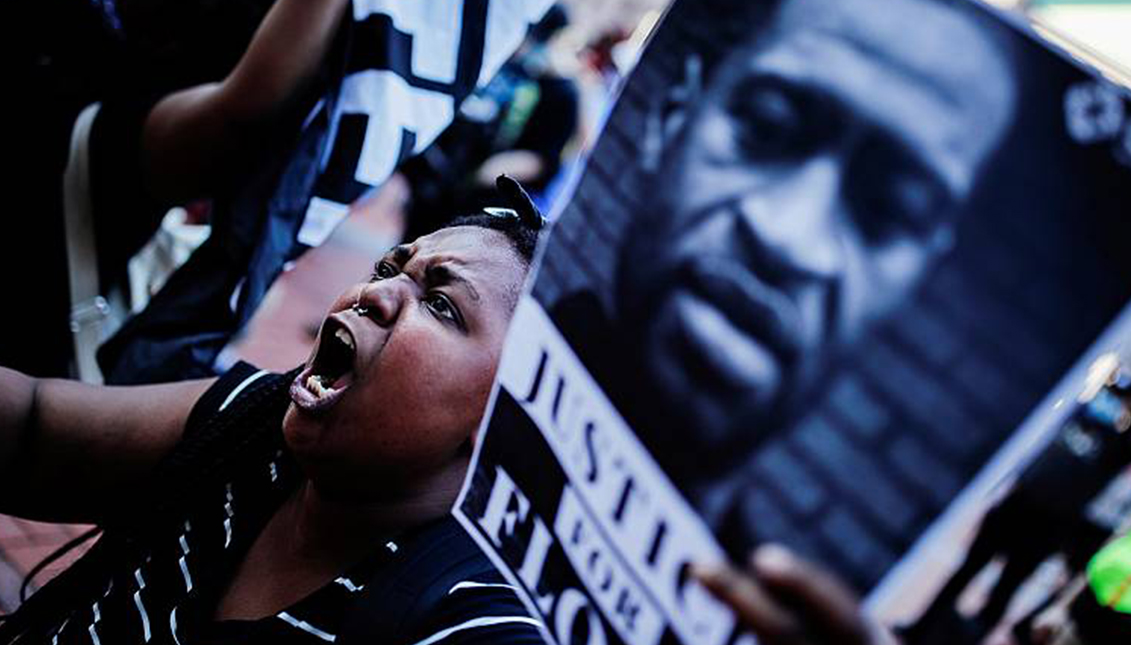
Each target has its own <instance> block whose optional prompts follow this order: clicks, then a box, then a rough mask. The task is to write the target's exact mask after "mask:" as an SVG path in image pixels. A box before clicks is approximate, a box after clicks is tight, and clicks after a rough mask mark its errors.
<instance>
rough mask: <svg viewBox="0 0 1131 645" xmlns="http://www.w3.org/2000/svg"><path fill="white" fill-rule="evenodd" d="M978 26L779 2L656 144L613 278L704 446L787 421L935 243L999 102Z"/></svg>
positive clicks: (659, 382)
mask: <svg viewBox="0 0 1131 645" xmlns="http://www.w3.org/2000/svg"><path fill="white" fill-rule="evenodd" d="M982 29H983V26H980V25H979V24H978V23H977V22H975V21H974V20H972V19H971V17H970V16H967V15H964V14H963V13H962V12H960V11H957V10H955V9H953V8H947V7H944V6H941V5H937V4H934V3H931V2H928V1H927V0H880V1H869V0H836V1H831V0H791V1H790V2H788V3H787V4H786V5H785V6H783V7H782V8H781V10H780V11H779V13H778V15H777V16H776V19H775V23H774V25H773V26H772V27H771V28H770V29H769V31H768V32H766V33H765V34H764V35H763V36H762V37H759V38H758V40H757V42H753V43H746V44H744V45H743V46H741V47H739V48H737V49H736V51H734V52H731V53H730V54H729V55H728V56H727V57H726V58H724V59H723V60H722V61H721V62H720V63H719V64H718V65H717V66H716V69H715V70H714V73H713V74H712V75H711V77H710V79H709V81H708V82H707V84H706V86H705V87H704V88H703V92H702V96H701V97H699V100H698V101H697V102H696V103H695V104H694V105H693V106H692V107H691V108H690V111H689V112H688V113H686V115H685V116H684V119H685V120H684V121H683V122H682V124H681V126H680V127H679V129H678V131H677V134H676V135H674V136H673V137H672V140H671V141H668V142H666V144H665V148H664V152H663V153H662V157H661V162H660V166H659V171H658V174H657V175H656V177H655V178H654V185H653V186H654V188H653V190H654V191H655V192H654V193H653V196H652V197H651V198H650V206H649V208H648V209H647V210H648V212H646V213H643V214H642V215H641V217H640V218H639V219H638V220H637V224H638V226H635V228H634V229H633V230H632V234H631V236H630V239H629V241H628V242H627V244H626V248H625V251H624V253H623V255H622V257H621V264H620V268H619V274H618V295H619V297H618V302H617V307H618V312H619V317H620V319H621V320H622V323H625V324H626V325H627V328H628V329H631V330H633V334H634V337H635V338H636V339H637V344H638V347H637V350H638V351H639V352H640V356H641V357H642V360H643V361H644V362H645V366H644V367H645V370H644V371H645V373H647V374H648V375H649V378H651V379H652V381H653V385H654V386H655V387H656V389H657V390H659V392H658V394H660V395H661V396H659V397H657V400H658V401H660V402H661V403H658V404H657V405H663V403H662V402H666V401H670V402H672V404H673V405H674V407H673V411H675V412H678V416H679V417H680V418H681V419H682V420H685V421H691V422H693V424H694V426H695V428H694V431H695V432H696V433H698V434H699V435H701V440H704V441H706V442H707V444H708V445H711V446H715V447H718V446H722V445H726V444H724V443H723V442H724V441H729V440H730V439H732V438H734V437H733V435H734V432H735V431H737V430H739V429H738V428H733V427H732V426H733V424H734V423H735V422H736V421H741V423H742V424H743V429H742V433H743V434H744V435H748V434H749V433H751V432H758V429H759V428H763V427H765V428H767V429H769V427H772V426H773V424H778V423H782V422H784V421H786V420H787V419H788V418H789V417H790V416H791V415H793V414H794V413H795V412H796V410H797V407H798V406H797V403H798V402H799V400H800V399H802V398H804V397H806V396H807V395H811V394H812V386H813V384H815V383H816V382H818V381H819V377H820V374H821V372H822V371H823V370H824V369H825V367H826V366H827V364H828V360H829V358H830V356H831V355H833V354H834V353H835V351H833V350H835V349H836V348H837V347H839V346H842V345H843V344H844V343H845V342H847V341H849V340H851V339H853V338H854V337H856V336H858V335H859V334H860V333H861V332H862V331H864V330H865V329H866V328H867V327H868V326H869V324H870V323H872V322H874V321H875V320H877V319H879V318H880V317H882V316H884V315H885V314H886V313H888V312H889V311H890V310H891V309H892V307H893V306H894V305H895V304H896V303H897V302H899V301H900V300H901V299H902V298H904V297H905V296H906V295H907V293H908V291H909V290H910V289H911V288H912V287H913V286H914V285H915V284H916V283H917V282H918V281H919V280H920V278H921V277H922V275H923V273H924V271H925V270H926V268H927V267H928V266H929V265H930V264H931V262H932V261H933V260H935V259H936V258H937V257H938V256H939V255H940V254H941V253H942V252H944V251H945V250H946V249H947V248H948V247H949V246H950V244H951V238H952V236H953V224H954V219H955V217H956V216H957V214H958V212H959V210H960V208H961V206H962V205H963V203H964V201H965V200H966V198H967V197H968V195H969V193H970V191H971V188H972V186H973V184H974V181H975V179H976V177H975V174H976V172H977V170H978V167H979V165H980V164H981V163H982V162H983V161H985V159H986V157H987V156H988V155H989V154H990V153H991V152H992V151H993V149H994V148H995V147H996V146H997V145H998V143H999V142H1000V140H1001V138H1002V136H1003V134H1004V131H1005V129H1006V127H1007V125H1008V122H1009V121H1010V119H1011V118H1012V111H1013V81H1012V78H1011V70H1010V68H1009V67H1008V63H1007V62H1006V60H1005V59H1004V57H1003V55H1002V53H1001V51H1000V50H999V49H998V47H997V46H996V43H995V42H994V41H993V40H991V39H990V38H989V37H988V36H987V34H986V33H985V32H983V31H982Z"/></svg>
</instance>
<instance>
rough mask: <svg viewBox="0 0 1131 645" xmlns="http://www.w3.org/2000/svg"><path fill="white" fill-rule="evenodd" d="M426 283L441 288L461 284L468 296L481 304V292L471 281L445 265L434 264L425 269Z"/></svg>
mask: <svg viewBox="0 0 1131 645" xmlns="http://www.w3.org/2000/svg"><path fill="white" fill-rule="evenodd" d="M424 282H425V284H426V285H427V286H428V287H429V288H431V287H441V286H444V285H448V284H459V285H461V286H462V287H463V288H464V289H466V290H467V295H468V296H469V297H470V298H471V299H472V300H473V301H475V302H479V292H478V291H476V290H475V285H473V284H471V281H470V280H468V279H467V278H465V277H463V276H462V275H460V274H459V273H458V272H457V271H455V270H454V269H452V268H451V267H449V266H447V265H444V264H432V265H429V266H428V268H427V269H424Z"/></svg>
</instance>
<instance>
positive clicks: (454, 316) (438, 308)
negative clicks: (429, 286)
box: [424, 293, 463, 325]
mask: <svg viewBox="0 0 1131 645" xmlns="http://www.w3.org/2000/svg"><path fill="white" fill-rule="evenodd" d="M424 302H425V304H427V305H428V308H429V309H431V310H432V312H433V313H435V314H436V315H437V316H439V317H440V318H443V319H444V320H449V321H451V322H454V323H456V324H457V325H462V324H463V321H462V320H461V319H460V316H459V311H457V310H456V307H455V305H453V304H452V303H451V301H450V300H448V298H447V296H445V295H443V294H440V293H433V294H429V295H428V296H427V297H426V298H425V299H424Z"/></svg>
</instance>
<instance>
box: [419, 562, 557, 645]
mask: <svg viewBox="0 0 1131 645" xmlns="http://www.w3.org/2000/svg"><path fill="white" fill-rule="evenodd" d="M546 642H547V641H546V640H545V638H543V636H542V623H541V621H539V620H538V619H537V618H534V617H532V616H531V615H530V613H529V612H528V611H527V610H526V607H525V606H524V605H523V604H522V601H521V600H519V597H518V595H517V593H516V592H515V589H514V587H512V586H510V585H508V584H506V583H505V582H504V581H503V579H502V578H501V577H499V576H497V575H493V576H480V577H477V578H476V579H473V580H463V581H460V582H457V583H455V584H454V585H452V586H451V587H450V588H449V589H448V591H447V593H446V595H445V596H444V599H443V600H442V601H440V603H439V605H438V606H437V607H436V609H435V611H434V613H433V616H432V617H431V619H430V620H428V621H426V626H425V628H424V629H423V630H421V631H420V632H419V633H418V634H416V635H415V636H414V637H413V638H412V639H410V640H408V641H406V644H407V645H433V644H434V643H436V644H441V645H486V644H487V643H492V644H494V643H500V644H504V645H541V644H542V643H546Z"/></svg>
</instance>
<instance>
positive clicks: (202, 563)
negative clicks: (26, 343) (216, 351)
mask: <svg viewBox="0 0 1131 645" xmlns="http://www.w3.org/2000/svg"><path fill="white" fill-rule="evenodd" d="M281 380H289V379H288V377H287V376H284V375H279V374H269V373H267V372H264V371H259V370H256V369H255V368H253V367H251V366H250V365H247V364H245V363H241V364H239V365H237V366H236V367H235V368H234V369H233V370H232V371H230V372H229V373H228V374H227V375H226V376H225V377H223V378H221V379H220V381H218V382H217V384H216V385H214V386H213V387H212V388H211V389H210V390H209V391H208V392H207V393H206V394H205V395H204V396H203V397H202V398H201V400H200V402H198V403H197V406H196V408H195V409H194V411H193V414H192V416H191V417H190V421H189V426H190V427H189V429H188V431H187V432H186V435H187V434H188V433H190V432H192V430H193V428H192V426H193V425H194V423H197V422H200V421H201V420H203V419H207V418H208V417H210V416H212V415H224V414H229V410H230V409H234V408H239V407H240V403H241V399H242V398H244V397H254V396H257V395H260V394H261V393H262V392H261V390H262V388H264V387H267V386H268V385H270V386H272V387H274V388H275V389H276V390H279V389H280V388H279V383H280V382H281ZM283 389H285V388H283ZM276 398H278V397H276ZM286 402H287V401H286V400H282V401H280V402H279V403H278V404H274V405H273V406H272V409H275V408H278V407H280V406H282V408H283V409H285V406H286ZM276 411H277V410H276ZM272 414H274V413H272ZM279 418H280V419H281V414H279ZM254 446H255V447H254V449H253V450H248V449H245V448H240V449H239V450H240V456H239V457H238V458H237V459H236V460H234V461H233V463H230V464H228V465H227V466H225V468H224V469H223V472H228V473H234V476H232V477H226V476H222V477H220V478H219V480H218V481H208V478H205V483H204V484H203V485H201V486H199V487H195V486H194V487H193V489H192V495H191V499H190V500H189V502H188V503H187V504H185V505H184V509H185V510H184V512H183V513H180V514H178V515H177V516H176V521H175V523H174V525H173V528H174V529H175V530H173V531H164V530H162V531H159V532H156V533H154V537H153V539H152V540H147V541H146V542H144V543H143V544H141V546H140V548H139V549H137V550H136V551H134V552H133V553H134V554H133V555H130V556H123V558H122V559H121V561H120V562H116V563H114V564H113V565H112V566H111V567H109V572H108V574H107V575H106V576H105V580H104V585H101V583H100V586H101V592H100V593H99V592H97V591H96V592H95V593H94V594H93V595H90V596H87V597H84V598H79V599H73V600H72V606H70V607H67V608H65V609H64V610H62V611H58V612H53V614H54V616H56V618H55V619H54V620H53V622H50V623H49V624H48V625H47V626H46V628H45V629H44V628H40V629H37V630H35V631H36V633H29V634H28V635H27V637H25V638H17V639H16V640H15V642H17V643H25V642H26V643H38V642H45V643H51V644H56V643H58V644H59V645H69V644H72V643H75V644H77V643H82V644H84V645H103V644H105V645H129V644H133V643H137V644H149V643H161V644H173V645H190V644H193V645H235V644H237V643H238V644H240V645H255V644H257V643H263V644H267V643H271V644H272V645H289V644H293V645H323V644H325V643H333V642H336V641H337V640H338V636H339V633H340V629H341V628H342V627H343V624H344V622H345V621H346V619H347V618H355V616H353V615H351V613H350V612H356V611H358V608H357V607H356V605H357V602H356V601H357V600H358V599H360V598H361V597H362V595H363V594H364V592H365V589H366V587H367V586H368V585H373V584H375V583H376V584H377V585H378V586H380V585H382V584H383V580H385V579H383V578H382V576H383V575H385V572H387V571H390V570H392V571H395V570H396V569H397V567H396V566H395V565H396V563H397V559H398V558H399V557H402V554H404V553H407V552H409V551H411V550H414V549H419V548H420V547H421V546H422V545H421V544H419V541H420V540H422V539H429V538H428V536H429V535H430V533H429V532H421V533H419V534H412V535H408V536H405V537H404V538H403V539H402V538H397V539H394V540H391V541H388V542H386V543H385V544H383V545H376V546H375V550H374V553H373V554H372V555H371V556H370V557H368V558H367V559H366V560H364V561H363V562H361V563H359V564H358V565H356V566H354V567H353V568H351V569H350V570H349V571H346V572H344V573H343V575H341V576H340V577H338V578H336V579H335V580H332V581H331V582H329V583H327V584H326V585H324V586H323V587H322V588H320V589H318V590H317V591H315V592H314V593H312V594H310V595H308V596H307V597H305V598H303V599H302V600H300V601H299V602H297V603H295V604H293V605H292V606H290V607H287V608H286V609H284V610H283V611H280V612H278V613H276V614H275V615H273V616H267V617H264V618H260V619H256V620H228V621H219V622H217V621H214V620H212V616H213V615H214V612H215V607H216V604H217V603H218V601H219V599H220V597H221V595H222V594H223V592H224V590H225V589H226V587H227V584H228V582H229V581H230V579H231V577H232V576H233V575H234V574H235V572H236V569H237V567H238V565H239V564H240V562H241V561H242V559H243V558H244V556H245V554H246V552H247V550H248V549H249V548H250V547H251V545H252V543H253V542H254V540H255V538H256V536H257V535H258V534H259V532H260V531H261V530H262V528H263V527H264V526H265V524H266V522H267V520H268V519H269V518H270V517H271V516H272V515H273V514H274V513H275V511H276V510H277V509H278V508H279V506H280V505H281V504H282V503H283V501H285V500H286V499H287V497H289V496H290V494H291V493H292V492H293V491H294V490H295V487H296V486H297V485H298V484H299V483H300V482H301V481H303V474H302V472H301V471H300V469H299V468H298V465H297V464H296V462H295V461H294V459H293V458H292V457H291V456H290V455H289V453H288V452H287V451H286V449H285V447H284V443H283V439H282V432H281V427H280V431H279V432H278V433H275V436H274V438H273V439H272V438H269V439H268V440H267V441H265V442H263V443H262V444H254ZM244 453H249V454H244ZM137 513H138V514H141V515H142V520H141V521H143V522H144V514H145V513H146V509H145V508H138V509H137ZM441 521H442V522H451V523H454V522H455V520H454V519H452V518H447V519H444V520H441ZM422 536H423V537H422ZM477 555H480V556H481V554H477ZM481 557H484V558H485V557H486V556H481ZM429 584H430V583H429V581H427V580H424V581H421V580H413V581H412V585H414V588H418V587H419V588H425V589H428V590H429V592H432V591H435V590H434V589H432V588H431V587H430V586H429ZM442 584H444V585H445V586H446V587H447V588H446V589H444V590H443V594H442V597H441V600H440V601H439V602H437V603H435V605H433V608H432V610H431V611H430V612H429V613H428V615H427V616H425V617H424V619H423V620H422V621H421V622H420V624H419V625H416V626H414V628H413V629H411V630H406V633H404V634H401V635H400V636H398V637H397V638H391V639H390V640H388V641H385V642H388V643H390V644H392V643H403V644H404V645H431V644H433V643H442V644H444V645H456V644H458V643H515V644H531V645H533V644H536V643H542V642H543V639H542V637H541V632H540V627H539V625H540V624H539V622H538V621H537V620H536V619H534V618H532V617H530V615H529V614H528V613H527V612H526V610H525V609H524V607H523V605H522V603H521V601H520V600H519V599H518V597H517V595H516V594H515V591H514V589H513V588H512V587H510V586H509V585H507V584H505V583H504V582H503V580H502V578H501V576H499V575H498V574H497V573H496V572H494V571H493V570H491V571H490V572H489V573H486V574H482V575H475V576H473V577H472V578H471V579H466V580H457V581H455V582H454V583H453V582H448V581H445V582H443V583H442ZM50 587H51V585H50V584H49V585H48V586H47V587H46V588H45V589H44V590H43V591H46V590H48V589H50ZM96 588H97V587H96ZM39 593H42V591H41V592H39ZM37 595H38V594H37ZM34 600H35V598H34V596H33V598H32V601H34Z"/></svg>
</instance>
